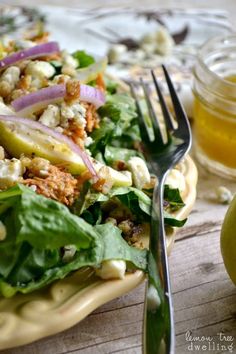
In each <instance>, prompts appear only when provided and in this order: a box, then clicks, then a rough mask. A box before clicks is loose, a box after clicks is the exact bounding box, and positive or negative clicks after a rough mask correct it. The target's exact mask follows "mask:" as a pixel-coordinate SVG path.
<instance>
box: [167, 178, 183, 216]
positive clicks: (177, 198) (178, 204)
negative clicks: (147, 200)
mask: <svg viewBox="0 0 236 354" xmlns="http://www.w3.org/2000/svg"><path fill="white" fill-rule="evenodd" d="M164 199H165V201H166V202H167V206H168V207H169V208H170V210H171V211H176V210H179V209H180V208H182V207H183V206H184V205H185V204H184V202H183V199H182V198H181V195H180V192H179V189H178V188H170V186H169V185H167V184H166V185H165V189H164Z"/></svg>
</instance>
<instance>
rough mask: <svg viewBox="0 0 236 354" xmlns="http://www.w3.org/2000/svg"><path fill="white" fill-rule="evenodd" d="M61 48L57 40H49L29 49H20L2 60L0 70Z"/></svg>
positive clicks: (55, 51)
mask: <svg viewBox="0 0 236 354" xmlns="http://www.w3.org/2000/svg"><path fill="white" fill-rule="evenodd" d="M59 51H60V48H59V46H58V43H57V42H47V43H42V44H39V45H35V46H34V47H30V48H27V49H23V50H20V51H19V52H16V53H13V54H10V55H8V56H6V57H5V58H3V59H2V60H0V70H2V69H5V68H6V67H8V66H9V65H13V64H16V63H18V62H19V61H22V60H25V59H34V58H38V57H42V56H45V55H49V54H54V53H58V52H59Z"/></svg>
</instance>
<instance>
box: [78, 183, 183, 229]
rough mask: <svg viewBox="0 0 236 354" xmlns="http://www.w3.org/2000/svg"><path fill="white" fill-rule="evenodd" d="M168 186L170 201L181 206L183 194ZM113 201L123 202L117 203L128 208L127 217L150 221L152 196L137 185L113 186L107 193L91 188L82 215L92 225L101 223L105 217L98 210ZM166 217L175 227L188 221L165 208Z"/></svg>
mask: <svg viewBox="0 0 236 354" xmlns="http://www.w3.org/2000/svg"><path fill="white" fill-rule="evenodd" d="M166 188H167V189H168V198H169V199H168V202H169V203H173V205H175V206H176V205H177V204H178V208H180V205H184V203H183V201H182V199H181V196H180V195H179V193H177V192H176V190H175V189H170V188H169V187H166ZM171 197H173V199H171ZM174 197H175V199H174ZM111 201H118V202H119V203H121V205H120V204H119V203H118V204H117V208H120V209H121V208H122V205H123V206H125V207H126V208H127V209H128V212H127V218H128V217H130V218H133V219H135V220H138V221H139V222H150V215H151V198H150V197H149V196H148V195H147V194H146V193H144V192H143V191H141V190H139V189H137V188H135V187H116V188H112V189H111V190H110V192H109V193H108V194H106V195H104V194H102V193H98V192H93V191H91V190H89V191H88V194H87V195H86V198H84V201H83V206H82V208H81V213H82V217H85V218H86V220H87V221H88V222H90V223H91V224H92V225H94V224H99V223H100V222H101V221H102V219H103V217H102V215H101V214H100V216H99V218H98V217H97V215H96V210H99V211H101V210H103V209H104V210H106V209H107V208H106V203H110V202H111ZM177 201H178V202H177ZM108 206H109V205H108ZM113 208H114V204H113ZM175 210H176V209H175ZM164 218H165V220H164V221H165V224H166V225H169V226H173V227H181V226H183V225H184V224H185V222H186V219H184V220H178V219H176V218H175V217H174V216H173V215H171V214H170V213H169V212H168V211H167V210H164Z"/></svg>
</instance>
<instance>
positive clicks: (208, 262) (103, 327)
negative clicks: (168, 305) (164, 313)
mask: <svg viewBox="0 0 236 354" xmlns="http://www.w3.org/2000/svg"><path fill="white" fill-rule="evenodd" d="M0 3H1V1H0ZM7 3H8V4H10V3H14V4H19V3H21V4H22V3H24V4H29V1H26V0H25V1H23V0H18V1H11V0H10V1H9V0H8V1H7ZM37 3H38V4H39V3H44V4H45V3H47V4H48V3H50V4H54V5H57V4H58V5H59V4H60V5H63V4H65V3H66V1H65V0H59V1H56V0H51V1H47V0H44V1H42V0H41V1H38V2H37ZM66 5H68V6H69V5H70V6H83V7H85V6H91V7H92V6H102V5H105V6H121V5H126V6H128V5H133V6H135V7H136V6H141V5H143V3H141V2H137V1H134V0H133V1H123V0H121V1H119V3H118V2H115V1H105V0H103V1H99V2H98V1H95V0H87V1H86V3H85V2H82V1H76V0H71V1H70V3H66ZM145 5H147V6H162V7H164V6H165V7H172V6H175V7H176V5H177V4H176V2H174V1H172V0H166V1H165V3H163V1H161V0H156V1H154V0H146V1H145ZM186 6H187V7H214V8H217V7H218V8H224V9H226V10H229V11H230V14H231V19H232V20H233V19H234V18H235V16H236V1H235V0H224V1H223V0H215V1H208V2H207V1H203V0H199V1H198V2H195V1H194V0H191V1H190V0H188V1H187V0H180V1H178V7H186ZM219 185H225V186H228V187H229V188H230V189H231V190H232V191H234V192H236V183H233V182H227V181H224V180H222V179H221V178H218V177H214V176H212V175H210V174H209V173H207V172H204V171H202V170H201V169H200V176H199V184H198V198H197V202H196V205H195V207H194V210H193V212H192V214H191V216H190V217H189V220H188V223H187V225H186V226H185V227H184V228H183V230H181V232H180V233H179V234H178V237H177V240H176V244H175V247H174V249H173V251H172V254H171V256H170V269H171V280H172V291H173V300H174V307H175V323H176V353H177V354H184V353H191V352H194V353H229V352H230V351H229V349H228V348H226V347H225V348H224V346H223V345H224V344H228V345H229V344H233V349H232V351H231V352H232V353H236V288H235V287H234V285H233V284H232V282H231V281H230V279H229V277H228V275H227V274H226V272H225V269H224V266H223V261H222V258H221V254H220V246H219V241H220V228H221V224H222V220H223V218H224V215H225V212H226V210H227V206H225V205H220V204H218V203H217V202H216V198H215V195H214V190H215V187H217V186H219ZM143 299H144V285H142V286H140V287H139V288H137V289H135V290H134V291H132V292H131V293H129V294H127V295H125V296H123V297H121V298H119V299H116V300H113V301H111V302H110V303H108V304H106V305H104V306H102V307H101V308H99V309H97V310H96V311H95V312H94V313H92V314H91V315H90V316H88V317H87V318H86V319H85V320H84V321H82V322H81V323H79V324H78V325H76V326H74V327H73V328H71V329H69V330H67V331H65V332H63V333H60V334H58V335H55V336H52V337H49V338H45V339H43V340H40V341H38V342H35V343H33V344H31V345H28V346H24V347H20V348H17V349H11V350H6V351H2V353H5V354H45V353H46V354H66V353H81V354H82V353H83V354H100V353H101V354H106V353H126V354H136V353H137V354H140V353H141V333H142V314H143ZM187 331H192V335H193V336H205V337H206V336H211V337H212V342H211V343H215V350H213V349H214V348H213V347H210V349H209V348H208V349H207V350H206V349H200V350H199V349H195V350H191V347H189V346H190V345H191V342H189V341H187V340H186V332H187ZM220 332H223V333H225V334H227V335H229V336H233V337H234V339H233V340H232V341H229V342H228V343H225V342H221V341H220V340H219V335H218V333H220ZM202 344H206V345H208V344H209V343H208V341H207V340H205V341H204V343H202ZM217 345H218V347H217ZM212 348H213V349H212Z"/></svg>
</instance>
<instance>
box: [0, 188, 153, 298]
mask: <svg viewBox="0 0 236 354" xmlns="http://www.w3.org/2000/svg"><path fill="white" fill-rule="evenodd" d="M0 220H1V222H2V223H3V224H4V225H5V227H6V229H7V237H6V238H5V239H4V240H2V241H1V242H0V254H1V257H0V293H2V294H3V295H4V296H12V295H13V294H14V293H15V292H17V291H20V292H23V293H26V292H29V291H32V290H35V289H38V288H41V287H42V286H45V285H47V284H48V283H50V282H52V281H53V280H55V279H60V278H63V277H65V276H66V275H67V274H68V273H70V272H71V271H73V270H76V269H79V268H81V267H84V266H93V267H98V266H100V265H101V262H102V261H103V260H108V259H124V260H127V261H128V262H130V263H131V264H132V265H133V267H135V268H139V269H143V270H146V251H145V250H138V249H137V250H135V251H133V248H131V247H130V246H129V245H128V244H127V243H126V242H125V241H124V240H123V238H122V236H121V232H120V230H119V229H118V228H116V227H115V226H113V225H112V224H105V225H99V227H96V226H95V227H93V226H91V225H90V224H89V223H87V222H86V221H85V220H83V219H82V218H80V217H78V216H76V215H74V214H72V213H71V212H70V211H69V209H68V208H67V207H65V206H64V205H62V204H60V203H59V202H56V201H53V200H50V199H48V198H45V197H43V196H40V195H37V194H35V193H34V192H33V191H32V190H31V189H30V188H28V187H25V186H23V185H16V186H15V187H12V188H10V189H9V190H7V191H4V192H1V193H0ZM106 235H109V240H108V239H107V238H106ZM68 244H73V245H75V246H76V250H77V251H76V253H75V256H74V257H73V258H72V260H71V261H70V262H69V263H66V262H64V261H63V257H62V251H61V248H62V247H63V246H66V245H68ZM123 257H124V258H123Z"/></svg>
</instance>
